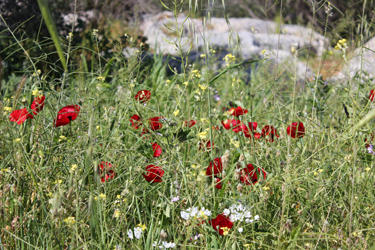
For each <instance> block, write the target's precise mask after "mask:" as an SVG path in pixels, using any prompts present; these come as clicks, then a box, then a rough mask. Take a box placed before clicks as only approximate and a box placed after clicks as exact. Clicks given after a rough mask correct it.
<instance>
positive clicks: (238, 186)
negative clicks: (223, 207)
mask: <svg viewBox="0 0 375 250" xmlns="http://www.w3.org/2000/svg"><path fill="white" fill-rule="evenodd" d="M242 190H243V185H242V184H238V185H237V191H238V192H240V193H242Z"/></svg>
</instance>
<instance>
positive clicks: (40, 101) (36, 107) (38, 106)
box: [31, 96, 46, 115]
mask: <svg viewBox="0 0 375 250" xmlns="http://www.w3.org/2000/svg"><path fill="white" fill-rule="evenodd" d="M45 99H46V97H45V96H40V97H37V98H35V99H34V101H33V103H32V104H31V110H33V113H34V115H36V114H37V113H39V112H40V111H42V110H43V108H44V100H45Z"/></svg>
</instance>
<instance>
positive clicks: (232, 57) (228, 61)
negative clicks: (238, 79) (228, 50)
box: [223, 54, 236, 67]
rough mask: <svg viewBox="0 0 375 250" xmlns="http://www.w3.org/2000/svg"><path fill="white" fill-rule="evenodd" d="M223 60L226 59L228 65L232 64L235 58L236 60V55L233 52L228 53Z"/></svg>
mask: <svg viewBox="0 0 375 250" xmlns="http://www.w3.org/2000/svg"><path fill="white" fill-rule="evenodd" d="M223 60H224V61H225V63H226V64H227V67H228V66H230V65H231V63H233V62H234V61H235V60H236V57H235V56H234V55H232V54H227V55H226V56H225V57H224V58H223Z"/></svg>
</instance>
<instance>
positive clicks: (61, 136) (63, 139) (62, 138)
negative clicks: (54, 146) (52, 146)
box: [59, 135, 68, 142]
mask: <svg viewBox="0 0 375 250" xmlns="http://www.w3.org/2000/svg"><path fill="white" fill-rule="evenodd" d="M66 140H68V138H66V137H65V136H63V135H60V139H59V142H61V141H66Z"/></svg>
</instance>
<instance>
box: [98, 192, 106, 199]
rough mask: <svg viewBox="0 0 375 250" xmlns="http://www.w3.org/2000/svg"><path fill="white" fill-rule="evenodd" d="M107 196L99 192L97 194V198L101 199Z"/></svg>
mask: <svg viewBox="0 0 375 250" xmlns="http://www.w3.org/2000/svg"><path fill="white" fill-rule="evenodd" d="M106 197H107V195H105V194H103V193H101V194H99V198H100V199H102V200H105V198H106Z"/></svg>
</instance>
